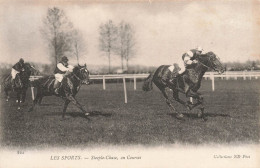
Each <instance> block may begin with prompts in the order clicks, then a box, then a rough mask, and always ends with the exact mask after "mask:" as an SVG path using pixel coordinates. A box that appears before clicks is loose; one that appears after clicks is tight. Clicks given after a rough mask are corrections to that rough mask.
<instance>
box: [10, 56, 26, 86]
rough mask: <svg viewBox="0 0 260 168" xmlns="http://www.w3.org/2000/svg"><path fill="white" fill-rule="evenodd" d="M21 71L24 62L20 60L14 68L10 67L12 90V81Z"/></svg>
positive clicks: (13, 84)
mask: <svg viewBox="0 0 260 168" xmlns="http://www.w3.org/2000/svg"><path fill="white" fill-rule="evenodd" d="M22 71H24V60H23V59H22V58H21V59H20V60H19V62H17V63H16V64H14V66H13V67H12V71H11V76H12V86H13V88H14V87H15V83H14V80H15V77H16V75H17V74H19V73H20V72H22Z"/></svg>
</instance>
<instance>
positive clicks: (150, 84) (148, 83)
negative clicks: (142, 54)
mask: <svg viewBox="0 0 260 168" xmlns="http://www.w3.org/2000/svg"><path fill="white" fill-rule="evenodd" d="M153 75H154V73H150V75H149V76H148V77H147V78H146V79H145V80H144V84H143V91H146V92H147V91H150V90H152V89H153Z"/></svg>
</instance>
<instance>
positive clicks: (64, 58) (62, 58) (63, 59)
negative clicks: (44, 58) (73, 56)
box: [61, 56, 69, 62]
mask: <svg viewBox="0 0 260 168" xmlns="http://www.w3.org/2000/svg"><path fill="white" fill-rule="evenodd" d="M61 61H63V62H68V61H69V59H68V58H67V57H66V56H63V57H61Z"/></svg>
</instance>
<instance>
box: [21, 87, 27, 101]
mask: <svg viewBox="0 0 260 168" xmlns="http://www.w3.org/2000/svg"><path fill="white" fill-rule="evenodd" d="M26 91H27V89H24V90H23V91H22V99H21V103H24V102H25V98H26Z"/></svg>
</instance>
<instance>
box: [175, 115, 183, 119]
mask: <svg viewBox="0 0 260 168" xmlns="http://www.w3.org/2000/svg"><path fill="white" fill-rule="evenodd" d="M183 117H184V115H183V114H177V115H176V118H177V119H179V120H184V118H183Z"/></svg>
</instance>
